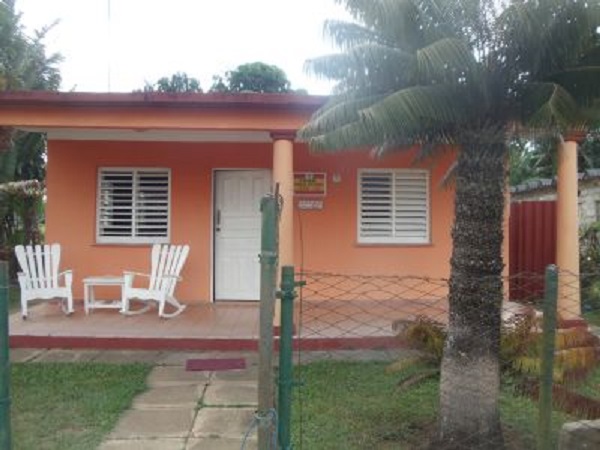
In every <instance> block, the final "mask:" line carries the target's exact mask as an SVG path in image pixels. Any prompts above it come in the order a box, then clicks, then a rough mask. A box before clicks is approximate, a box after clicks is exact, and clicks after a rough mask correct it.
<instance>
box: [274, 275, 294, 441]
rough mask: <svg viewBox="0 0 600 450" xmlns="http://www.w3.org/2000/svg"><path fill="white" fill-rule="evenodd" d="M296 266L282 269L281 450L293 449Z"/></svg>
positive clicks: (279, 411)
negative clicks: (293, 352)
mask: <svg viewBox="0 0 600 450" xmlns="http://www.w3.org/2000/svg"><path fill="white" fill-rule="evenodd" d="M295 286H296V284H295V282H294V266H284V267H282V268H281V334H280V337H279V397H278V402H277V409H278V413H279V422H278V431H277V435H278V440H279V448H280V449H281V450H288V449H291V448H292V442H291V436H292V434H291V426H292V388H293V386H294V378H293V365H292V351H293V348H292V342H293V335H294V298H295V297H296V293H295V292H294V288H295Z"/></svg>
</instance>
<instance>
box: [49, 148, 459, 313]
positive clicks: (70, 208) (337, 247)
mask: <svg viewBox="0 0 600 450" xmlns="http://www.w3.org/2000/svg"><path fill="white" fill-rule="evenodd" d="M451 159H452V155H449V156H448V157H447V158H446V160H443V161H438V162H436V163H435V164H433V165H428V166H425V167H426V168H429V169H430V170H431V176H430V182H431V187H430V195H431V198H430V201H431V212H430V221H431V225H430V229H431V244H429V245H359V244H358V243H357V236H356V235H357V231H356V225H357V210H356V208H357V171H358V169H359V168H370V167H381V168H390V167H412V166H411V157H410V155H408V154H397V155H392V156H390V157H387V158H384V159H381V160H374V159H372V158H371V157H370V156H369V155H368V154H366V153H365V152H350V153H344V154H343V155H311V154H310V153H309V152H308V151H307V149H306V147H305V146H303V145H300V144H295V147H294V166H295V167H294V168H295V171H297V172H306V171H309V172H310V171H313V172H326V173H327V195H326V196H325V198H324V208H323V210H320V211H299V210H298V209H297V208H295V209H296V210H295V213H294V229H295V261H296V264H297V265H300V264H303V265H304V267H305V268H306V269H311V270H326V271H330V272H344V273H362V274H411V275H428V276H431V277H442V276H447V275H448V273H449V257H450V252H451V238H450V229H451V223H452V216H453V192H452V191H451V190H449V189H447V188H444V187H441V186H440V180H441V177H442V176H443V174H444V173H445V172H446V170H447V168H448V166H449V164H450V162H451ZM272 161H273V147H272V144H269V143H264V144H236V143H173V142H107V141H102V142H100V141H51V142H50V143H49V147H48V173H47V187H48V203H47V211H46V222H47V223H46V240H47V242H59V243H61V244H62V248H63V261H62V264H61V266H62V267H64V268H72V269H74V271H75V297H76V298H81V297H82V295H83V293H82V285H81V279H82V278H83V277H85V276H90V275H106V274H119V273H121V272H122V271H123V270H134V271H140V272H147V271H148V270H149V251H150V246H149V245H136V246H125V245H101V244H96V242H95V235H96V231H95V220H96V217H95V216H96V188H97V171H98V168H99V167H103V166H108V167H111V166H112V167H138V166H142V167H165V168H170V169H171V242H173V243H187V244H189V245H190V246H191V252H190V256H189V259H188V261H187V263H186V266H185V268H184V271H183V274H182V275H183V277H184V281H183V282H182V283H181V284H180V285H179V286H178V291H177V294H178V297H179V298H180V299H181V300H184V301H186V302H188V303H190V302H191V303H193V302H203V301H210V300H211V284H212V282H211V267H212V249H211V228H212V226H211V224H212V219H211V214H212V198H213V193H212V177H213V169H226V168H235V169H240V168H268V169H270V168H271V166H272ZM334 174H335V175H336V179H337V180H338V182H336V183H334V182H333V175H334ZM300 236H302V239H300Z"/></svg>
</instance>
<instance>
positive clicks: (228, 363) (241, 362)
mask: <svg viewBox="0 0 600 450" xmlns="http://www.w3.org/2000/svg"><path fill="white" fill-rule="evenodd" d="M245 368H246V360H245V359H244V358H229V359H228V358H222V359H218V358H208V359H188V360H187V361H186V362H185V370H187V371H197V370H210V371H219V370H236V369H245Z"/></svg>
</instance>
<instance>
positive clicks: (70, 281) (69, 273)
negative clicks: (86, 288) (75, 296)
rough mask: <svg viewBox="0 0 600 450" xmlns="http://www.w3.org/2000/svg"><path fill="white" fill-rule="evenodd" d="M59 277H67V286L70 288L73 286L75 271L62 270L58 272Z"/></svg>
mask: <svg viewBox="0 0 600 450" xmlns="http://www.w3.org/2000/svg"><path fill="white" fill-rule="evenodd" d="M58 276H59V277H64V278H65V286H66V287H68V288H70V287H71V286H73V271H72V270H65V271H64V272H60V273H59V274H58Z"/></svg>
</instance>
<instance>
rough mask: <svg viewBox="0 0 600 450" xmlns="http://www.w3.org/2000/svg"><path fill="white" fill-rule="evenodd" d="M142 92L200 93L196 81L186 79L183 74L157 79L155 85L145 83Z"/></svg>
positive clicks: (186, 76)
mask: <svg viewBox="0 0 600 450" xmlns="http://www.w3.org/2000/svg"><path fill="white" fill-rule="evenodd" d="M143 92H202V88H201V87H200V82H199V81H198V79H196V78H193V77H188V75H187V74H186V73H185V72H176V73H174V74H173V75H171V78H169V77H162V78H159V79H158V80H157V81H156V83H154V84H150V83H146V85H145V86H144V89H143Z"/></svg>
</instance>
